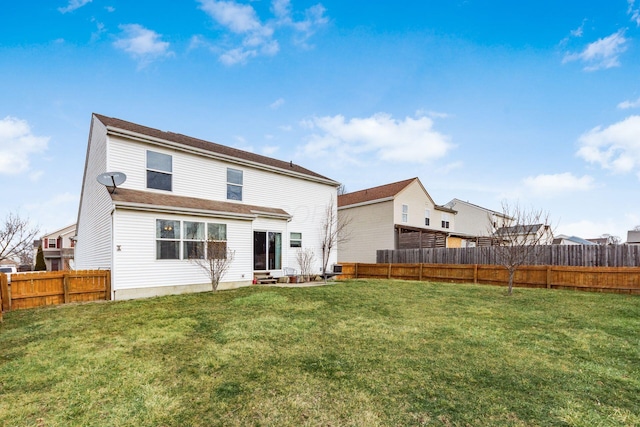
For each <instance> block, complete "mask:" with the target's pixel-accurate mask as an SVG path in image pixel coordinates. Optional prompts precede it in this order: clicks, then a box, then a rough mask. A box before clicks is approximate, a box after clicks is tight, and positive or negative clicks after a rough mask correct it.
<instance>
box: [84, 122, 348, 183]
mask: <svg viewBox="0 0 640 427" xmlns="http://www.w3.org/2000/svg"><path fill="white" fill-rule="evenodd" d="M93 116H94V117H95V118H96V119H98V120H99V121H100V122H102V124H104V125H105V126H106V127H107V131H108V132H109V131H112V132H113V131H114V130H122V131H124V132H125V133H134V134H138V135H140V136H147V137H150V138H154V139H157V140H161V141H167V142H170V143H173V144H179V145H182V146H185V147H190V148H195V149H197V150H201V151H205V152H208V153H211V154H216V155H219V156H221V157H227V158H231V159H236V160H238V161H240V162H251V163H257V164H259V165H264V166H267V167H270V168H276V169H280V170H281V171H282V172H284V173H292V174H300V175H306V176H308V177H312V178H316V179H320V180H323V181H329V183H331V184H335V185H336V186H337V185H338V183H337V182H336V181H333V180H332V179H330V178H327V177H325V176H323V175H320V174H319V173H316V172H313V171H311V170H309V169H306V168H303V167H302V166H299V165H297V164H295V163H293V162H286V161H282V160H278V159H274V158H271V157H267V156H262V155H260V154H256V153H251V152H248V151H243V150H239V149H237V148H232V147H228V146H226V145H221V144H216V143H215V142H210V141H205V140H203V139H198V138H193V137H190V136H186V135H182V134H179V133H173V132H165V131H161V130H158V129H154V128H150V127H147V126H142V125H138V124H136V123H132V122H127V121H125V120H121V119H116V118H113V117H107V116H103V115H101V114H96V113H94V114H93Z"/></svg>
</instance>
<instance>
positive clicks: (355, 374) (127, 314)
mask: <svg viewBox="0 0 640 427" xmlns="http://www.w3.org/2000/svg"><path fill="white" fill-rule="evenodd" d="M503 293H504V291H503V289H501V288H496V287H486V286H471V285H468V286H467V285H446V284H432V283H418V282H403V281H348V282H339V283H337V284H334V285H331V286H322V287H317V288H293V289H292V288H271V287H269V288H261V287H251V288H244V289H238V290H233V291H223V292H217V293H204V294H197V295H181V296H172V297H164V298H154V299H147V300H138V301H124V302H111V303H105V304H87V305H76V306H65V307H57V308H45V309H37V310H25V311H15V312H10V313H7V314H5V322H4V323H3V324H2V325H0V425H6V426H91V425H94V426H103V425H104V426H184V425H193V426H198V425H200V426H211V425H214V426H215V425H220V426H246V425H278V426H305V425H308V426H318V425H325V426H328V425H331V426H364V425H366V426H395V425H434V426H448V425H463V426H464V425H473V426H482V425H487V426H537V425H558V426H565V425H570V426H591V425H604V426H635V425H640V410H639V408H640V407H639V406H638V396H640V298H639V297H637V296H636V297H633V296H631V297H630V296H621V295H609V294H588V293H574V292H562V291H547V290H527V289H518V290H517V291H516V294H515V296H513V297H505V296H504V295H503Z"/></svg>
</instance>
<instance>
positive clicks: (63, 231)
mask: <svg viewBox="0 0 640 427" xmlns="http://www.w3.org/2000/svg"><path fill="white" fill-rule="evenodd" d="M75 232H76V224H71V225H67V226H66V227H63V228H60V229H59V230H55V231H52V232H51V233H47V234H45V235H44V237H43V238H48V237H49V236H53V237H55V238H58V237H59V236H61V235H64V234H69V233H74V234H75Z"/></svg>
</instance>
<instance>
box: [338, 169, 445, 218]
mask: <svg viewBox="0 0 640 427" xmlns="http://www.w3.org/2000/svg"><path fill="white" fill-rule="evenodd" d="M416 181H417V182H418V184H419V185H420V187H422V189H423V190H424V192H425V194H426V195H427V197H428V198H429V200H431V201H432V202H433V200H432V199H431V196H430V195H429V193H428V192H427V190H425V189H424V186H423V185H422V183H421V182H420V179H419V178H417V177H416V178H410V179H405V180H402V181H398V182H392V183H391V184H385V185H379V186H377V187H372V188H365V189H364V190H360V191H354V192H352V193H346V194H342V195H339V196H338V207H339V208H341V207H344V206H351V205H357V204H360V203H368V202H375V201H377V200H380V201H382V200H391V199H393V198H394V197H395V196H396V195H397V194H398V193H400V192H401V191H402V190H404V189H405V188H407V187H408V186H409V185H410V184H413V183H414V182H416ZM434 206H435V208H436V209H439V210H442V211H445V212H451V213H454V214H455V213H456V211H455V210H453V209H450V208H448V207H446V206H439V205H436V204H435V203H434Z"/></svg>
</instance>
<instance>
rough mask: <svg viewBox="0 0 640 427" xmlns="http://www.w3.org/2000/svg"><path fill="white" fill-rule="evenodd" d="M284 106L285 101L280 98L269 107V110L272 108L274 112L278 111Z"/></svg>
mask: <svg viewBox="0 0 640 427" xmlns="http://www.w3.org/2000/svg"><path fill="white" fill-rule="evenodd" d="M283 105H284V99H283V98H278V99H276V100H275V101H273V102H272V103H271V104H270V105H269V108H271V109H272V110H276V109H278V108H280V107H282V106H283Z"/></svg>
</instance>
